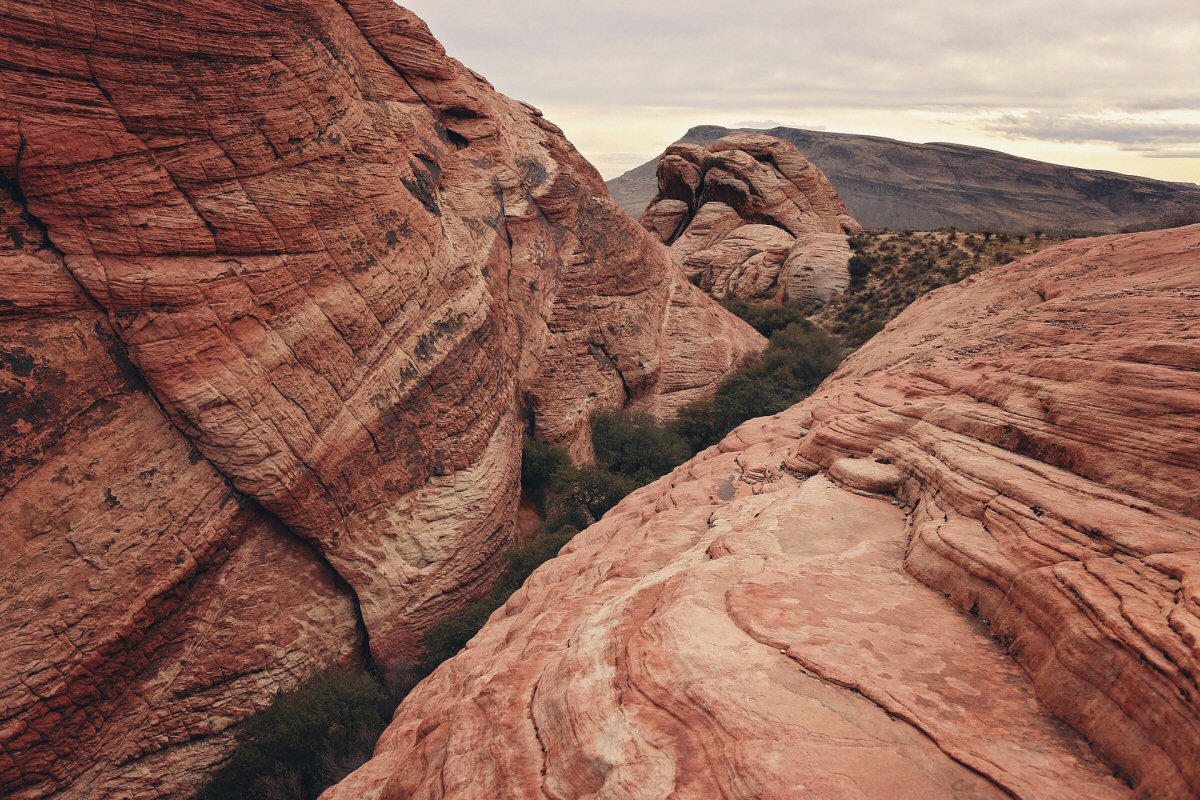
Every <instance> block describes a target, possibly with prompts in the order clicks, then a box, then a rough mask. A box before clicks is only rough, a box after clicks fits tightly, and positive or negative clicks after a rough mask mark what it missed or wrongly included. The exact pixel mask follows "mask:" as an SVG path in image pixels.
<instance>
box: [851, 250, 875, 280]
mask: <svg viewBox="0 0 1200 800" xmlns="http://www.w3.org/2000/svg"><path fill="white" fill-rule="evenodd" d="M872 266H873V261H872V259H871V258H869V257H868V256H865V255H862V254H861V253H855V254H854V255H852V256H850V280H851V281H852V282H854V283H863V282H865V281H866V280H867V276H868V275H870V274H871V267H872Z"/></svg>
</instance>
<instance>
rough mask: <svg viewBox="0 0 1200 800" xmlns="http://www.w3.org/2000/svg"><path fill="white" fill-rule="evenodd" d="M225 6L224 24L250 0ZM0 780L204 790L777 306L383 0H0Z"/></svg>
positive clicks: (413, 623)
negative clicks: (540, 486)
mask: <svg viewBox="0 0 1200 800" xmlns="http://www.w3.org/2000/svg"><path fill="white" fill-rule="evenodd" d="M231 19H236V20H237V25H236V26H233V27H231V26H230V24H229V20H231ZM0 62H2V63H0V219H2V221H3V224H0V278H2V281H0V327H2V328H3V334H4V335H3V344H2V345H0V401H2V404H0V421H2V423H3V425H4V433H3V439H2V443H0V448H2V449H0V543H2V544H3V547H2V548H0V550H2V552H3V555H2V556H0V587H2V589H0V607H2V608H3V617H2V618H3V621H4V625H3V628H2V630H0V675H2V677H0V699H2V701H0V794H3V795H5V796H10V797H44V796H48V795H52V794H58V795H61V796H71V797H96V796H122V797H160V796H175V795H179V794H181V793H182V794H185V793H186V792H187V789H188V786H189V785H191V784H194V783H195V782H196V781H197V780H199V779H200V778H201V777H202V775H203V773H204V771H205V770H206V769H207V768H208V767H209V766H210V765H211V764H212V763H213V762H214V761H216V760H217V759H219V758H220V757H221V753H222V751H223V748H224V747H225V746H226V744H227V741H228V737H229V732H228V729H229V726H230V725H231V724H232V723H234V722H236V721H237V720H238V719H241V718H242V717H244V716H245V715H246V714H248V713H251V712H252V711H254V710H256V709H259V708H261V707H263V706H264V705H265V704H266V702H268V700H269V699H270V697H271V695H272V694H273V693H274V692H275V691H276V690H277V689H279V688H288V687H290V686H292V685H294V684H295V683H296V682H297V681H299V680H301V679H302V678H303V677H305V676H306V675H308V674H310V673H311V672H313V671H314V670H315V669H317V668H318V667H321V666H324V665H327V664H329V663H331V662H333V661H335V660H344V659H351V658H356V657H359V655H361V650H362V649H363V646H364V645H369V652H370V655H371V656H373V657H374V659H375V660H376V661H377V662H378V663H380V664H384V665H390V664H393V663H395V662H398V661H403V660H404V659H407V658H411V657H412V655H413V643H414V640H415V638H416V637H417V636H418V635H419V633H420V632H421V631H422V630H423V629H424V628H425V627H427V626H428V625H429V624H430V623H431V622H433V621H434V620H436V619H438V618H439V617H441V616H442V615H444V614H445V613H447V612H449V611H451V610H453V609H455V608H457V607H459V606H460V605H462V604H463V603H465V602H468V601H469V600H470V599H471V598H472V597H473V596H475V595H477V594H478V593H480V592H482V591H485V590H486V588H487V585H488V582H489V578H490V576H491V574H492V573H493V565H494V561H495V557H496V554H497V553H499V552H500V550H501V549H502V548H503V547H504V546H505V545H506V544H507V543H508V542H509V541H510V540H511V539H512V537H513V535H514V529H515V518H516V506H517V488H518V474H517V473H518V469H519V466H518V465H519V461H520V440H521V436H522V434H523V432H525V431H528V430H536V431H537V432H538V433H539V434H540V435H542V436H544V437H545V438H548V439H551V440H553V441H559V442H565V443H567V444H570V445H571V446H572V447H574V449H575V450H576V452H578V453H580V454H585V452H586V449H587V446H588V444H587V443H588V437H587V435H586V431H587V427H588V419H589V415H590V413H591V411H592V410H593V409H594V408H596V407H598V406H613V405H620V404H624V403H629V402H637V403H641V404H643V405H646V406H647V407H650V408H653V409H665V410H669V409H670V408H672V407H673V406H675V405H678V404H679V403H681V402H685V401H686V400H688V399H692V398H694V397H696V396H698V395H699V394H702V393H704V392H706V391H711V389H712V388H713V386H714V385H715V383H716V382H717V381H718V380H719V378H720V377H721V376H722V375H723V374H724V373H725V372H727V371H728V370H729V369H730V368H731V366H732V365H734V364H736V363H738V362H739V361H741V360H742V359H744V358H745V357H746V356H747V355H748V354H750V353H752V352H753V351H754V350H756V349H757V348H759V347H761V345H762V340H761V337H759V336H758V335H757V334H755V333H754V332H753V331H752V330H750V329H749V328H748V326H746V325H744V324H743V323H741V322H740V321H738V320H736V319H734V318H733V317H731V316H730V315H728V314H726V313H724V312H723V311H722V310H721V309H719V308H718V307H717V306H716V305H715V304H713V303H712V302H711V301H710V300H709V299H708V298H706V297H705V296H704V295H703V293H702V292H700V291H699V290H698V289H696V288H694V287H692V286H691V285H689V284H688V282H687V281H686V279H685V278H684V277H683V275H682V274H681V273H680V272H679V270H678V269H677V268H676V267H675V266H674V265H673V264H672V263H671V260H670V258H669V255H668V254H667V252H666V250H665V248H663V247H662V246H661V245H660V244H659V243H658V242H657V241H655V240H654V239H653V238H652V237H651V236H650V235H648V234H646V233H645V232H644V231H643V230H642V229H641V228H640V227H639V226H638V225H637V224H636V223H634V222H633V221H632V220H630V219H629V218H628V217H626V216H625V215H624V214H623V213H622V212H621V211H620V210H619V209H618V208H617V207H616V206H615V204H614V203H613V202H612V200H611V198H610V197H609V196H608V194H607V191H606V190H605V188H604V185H603V182H602V181H601V179H600V177H599V176H598V175H597V174H596V172H595V171H594V170H593V169H592V168H591V166H590V165H588V164H587V163H586V162H585V161H583V159H582V158H581V157H580V156H579V155H578V153H576V152H575V151H574V149H573V148H571V146H570V145H569V144H568V143H567V142H566V140H565V139H564V138H563V136H562V134H561V132H560V131H559V130H558V129H557V128H556V127H555V126H553V125H551V124H550V123H549V122H547V121H546V120H544V119H543V118H542V116H541V114H540V113H539V112H537V111H536V110H535V109H532V108H531V107H529V106H525V105H523V104H521V103H517V102H514V101H512V100H509V99H508V98H505V97H503V96H502V95H499V94H498V93H497V92H496V91H495V90H494V89H493V88H492V87H491V86H490V85H489V84H488V83H487V82H486V81H485V80H483V79H482V78H480V77H479V76H478V75H476V74H474V73H473V72H471V71H470V70H468V69H466V68H465V67H463V66H462V65H460V64H458V63H457V62H455V61H453V60H452V59H449V58H447V57H446V55H445V54H444V52H443V51H442V49H441V47H440V45H438V43H437V42H436V41H435V40H434V39H433V38H432V37H431V35H430V34H429V32H428V30H427V29H426V28H425V26H424V25H423V24H422V23H421V22H420V21H419V20H417V19H416V18H415V17H413V16H412V15H411V14H410V13H408V12H407V11H405V10H404V9H401V8H399V7H398V6H395V5H393V4H392V3H390V2H386V1H385V0H349V1H348V2H333V0H304V1H303V2H298V3H289V4H283V5H280V4H272V3H261V2H256V1H254V0H249V1H247V2H216V3H201V2H190V1H189V2H182V3H179V2H165V0H148V1H147V2H143V3H126V2H99V3H93V4H90V5H86V6H75V5H71V6H69V7H64V6H62V5H61V4H51V3H45V2H39V1H38V0H29V1H28V2H15V3H7V4H5V5H3V7H0Z"/></svg>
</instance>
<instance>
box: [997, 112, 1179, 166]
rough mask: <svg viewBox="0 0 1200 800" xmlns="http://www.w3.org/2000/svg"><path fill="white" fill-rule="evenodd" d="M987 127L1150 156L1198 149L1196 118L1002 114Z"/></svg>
mask: <svg viewBox="0 0 1200 800" xmlns="http://www.w3.org/2000/svg"><path fill="white" fill-rule="evenodd" d="M984 127H985V128H986V129H987V130H991V131H995V132H997V133H1000V134H1002V135H1005V136H1010V137H1015V138H1023V139H1041V140H1044V141H1051V142H1075V143H1083V142H1103V143H1107V144H1111V145H1115V146H1116V147H1118V148H1119V149H1121V150H1126V151H1130V152H1137V153H1142V154H1143V155H1146V156H1150V157H1153V158H1195V157H1197V156H1196V155H1194V153H1196V152H1197V151H1200V122H1190V121H1185V120H1179V119H1176V120H1172V119H1161V118H1156V117H1146V116H1140V117H1139V116H1136V115H1134V116H1114V115H1089V114H1052V113H1046V112H1034V113H1021V114H1002V115H1000V116H998V117H996V118H995V119H993V120H992V121H990V122H987V123H985V125H984Z"/></svg>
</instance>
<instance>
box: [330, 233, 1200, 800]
mask: <svg viewBox="0 0 1200 800" xmlns="http://www.w3.org/2000/svg"><path fill="white" fill-rule="evenodd" d="M1197 301H1200V226H1196V227H1191V228H1186V229H1180V230H1176V231H1171V232H1163V233H1156V234H1142V235H1135V236H1123V237H1112V238H1106V239H1094V240H1082V241H1076V242H1072V243H1068V244H1066V245H1063V246H1060V247H1057V248H1054V249H1051V250H1046V251H1043V252H1042V253H1040V254H1039V255H1037V256H1034V257H1031V258H1029V259H1026V260H1023V261H1019V262H1016V263H1014V264H1011V265H1008V266H1006V267H1005V268H1004V269H1003V270H994V271H991V272H986V273H982V274H981V275H979V276H976V277H973V278H970V279H968V280H966V281H964V282H963V283H962V284H959V285H957V286H952V287H947V288H945V289H941V290H939V291H937V292H934V293H933V294H931V295H929V296H927V297H925V298H923V299H922V300H920V301H918V302H917V303H916V304H914V305H913V306H912V307H911V308H910V309H908V310H907V311H906V312H905V313H904V314H902V315H901V316H900V317H899V318H897V319H896V320H895V321H893V322H892V323H891V324H890V325H889V326H888V328H887V329H886V330H885V331H884V332H883V333H882V334H880V335H879V336H877V337H876V338H874V339H873V340H871V342H870V343H868V344H867V345H866V347H864V348H863V349H862V350H861V351H859V352H858V353H857V354H856V355H855V356H853V357H852V358H851V359H849V360H848V361H847V362H846V363H845V364H844V365H843V366H842V368H841V369H840V370H839V371H838V372H837V373H836V374H835V375H833V376H831V378H830V379H829V380H828V381H827V382H826V383H825V384H824V385H823V387H822V388H821V389H820V390H819V391H818V392H817V393H816V394H815V395H814V396H812V397H811V398H809V399H808V400H806V401H805V402H803V403H801V404H799V405H797V406H795V407H793V408H792V409H790V410H788V411H786V412H784V413H782V414H779V415H778V416H776V417H773V418H764V419H759V420H754V421H752V422H749V423H746V424H745V425H743V426H742V427H740V428H739V429H737V430H736V431H735V432H734V433H733V434H731V435H730V436H729V437H728V438H727V439H726V440H725V441H724V442H722V443H721V444H720V445H718V446H716V447H713V448H710V449H709V450H706V451H705V452H703V453H701V454H700V455H699V456H697V457H696V458H695V459H693V460H692V461H691V462H689V463H687V464H684V465H683V466H681V467H679V468H678V469H677V470H675V471H674V472H673V473H672V474H671V475H669V476H667V477H664V478H662V479H660V480H659V481H657V482H656V483H654V484H652V485H650V486H648V487H646V488H644V489H642V490H640V491H638V492H636V493H635V494H633V495H631V496H630V497H628V498H627V499H626V500H625V501H624V502H623V503H622V504H621V505H619V506H618V507H617V508H616V509H614V510H613V511H612V512H610V514H609V515H607V516H606V517H605V518H604V519H603V520H602V521H601V522H599V523H598V524H596V525H594V526H593V527H591V528H590V529H588V530H587V531H585V532H584V533H583V534H581V535H580V536H578V537H576V539H575V540H574V541H573V542H572V543H571V544H570V545H569V546H568V547H567V548H565V549H564V552H563V553H562V554H560V555H559V557H558V558H556V559H554V560H552V561H550V562H549V563H548V564H546V565H545V566H543V567H542V568H541V569H540V570H538V571H537V572H535V573H534V574H533V576H532V577H531V578H530V579H529V581H528V582H527V583H526V585H525V586H524V587H523V588H522V589H521V590H520V591H518V592H517V593H516V594H515V595H514V596H513V597H512V598H511V600H510V601H509V602H508V603H507V605H506V606H504V607H503V608H502V609H500V610H499V611H497V612H496V613H495V614H494V615H493V617H492V619H491V620H490V621H489V622H488V624H487V625H486V626H485V627H484V628H483V630H482V631H481V632H480V634H479V635H477V636H476V637H475V638H474V639H473V640H472V642H471V643H470V644H469V646H468V648H467V649H466V651H465V652H463V653H461V654H460V655H459V656H457V657H456V658H454V659H452V660H451V661H448V662H447V663H446V664H444V665H443V666H442V668H441V669H439V670H438V671H437V672H435V673H434V674H433V675H432V676H431V677H430V678H429V679H428V680H427V681H426V682H424V683H423V684H422V685H420V686H419V687H418V688H417V690H416V691H415V692H414V693H413V694H412V695H411V696H410V697H409V698H408V700H407V701H406V702H405V703H404V704H403V705H402V706H401V708H400V710H399V711H398V712H397V716H396V718H395V720H394V721H393V723H392V725H391V726H390V728H389V729H388V731H387V733H386V734H385V735H384V738H383V739H382V741H381V742H380V744H379V747H378V749H377V751H376V755H375V758H374V759H373V760H372V761H371V762H369V763H368V764H367V765H366V766H364V767H363V768H361V769H360V770H359V771H358V772H356V773H355V774H353V775H352V776H351V777H350V778H348V779H347V780H346V781H345V782H344V783H342V784H341V785H339V786H338V787H336V788H335V789H334V790H332V791H330V792H329V793H328V794H327V795H326V800H343V799H345V800H348V799H349V798H356V800H357V798H413V799H414V800H415V799H418V798H440V797H455V798H476V797H478V798H484V797H487V798H496V797H500V798H523V797H538V796H544V797H552V798H575V797H613V798H616V797H667V796H671V797H697V798H699V797H705V798H709V797H724V798H795V797H815V798H881V797H887V798H931V797H944V798H967V797H970V798H1000V797H1023V798H1075V797H1087V798H1119V797H1134V796H1138V797H1147V798H1173V799H1175V800H1183V799H1184V798H1191V797H1195V796H1196V795H1197V793H1200V760H1198V759H1197V758H1196V754H1197V753H1200V687H1198V686H1197V675H1200V646H1198V643H1197V637H1198V634H1200V592H1198V591H1197V576H1198V575H1200V520H1198V519H1197V517H1198V516H1200V496H1198V495H1197V493H1196V485H1197V475H1198V472H1200V447H1198V446H1197V442H1196V437H1195V433H1196V430H1197V429H1198V427H1200V314H1198V313H1197V308H1198V306H1197ZM1089 744H1090V747H1089Z"/></svg>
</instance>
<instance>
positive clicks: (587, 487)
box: [548, 464, 637, 527]
mask: <svg viewBox="0 0 1200 800" xmlns="http://www.w3.org/2000/svg"><path fill="white" fill-rule="evenodd" d="M552 488H553V490H554V500H553V502H552V503H551V504H550V505H549V506H548V510H552V511H553V514H552V516H553V517H555V518H556V519H561V520H562V522H561V523H559V524H568V525H575V527H586V526H587V525H590V524H592V523H593V522H595V521H596V520H598V519H600V517H602V516H604V513H605V512H606V511H608V510H609V509H610V508H612V507H613V506H615V505H616V504H617V503H619V502H621V498H623V497H624V496H625V495H627V494H629V493H630V492H632V491H633V490H634V489H636V488H637V483H635V482H634V481H633V480H632V479H630V478H628V477H626V476H624V475H618V474H617V473H615V472H609V471H608V470H607V469H605V468H604V467H601V466H598V465H595V464H584V465H582V466H578V467H569V468H568V469H564V470H562V471H560V472H559V473H558V474H557V475H556V476H555V478H554V484H553V487H552ZM580 519H582V520H583V521H584V523H585V524H584V525H583V526H580V525H576V524H575V522H576V521H577V520H580Z"/></svg>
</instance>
